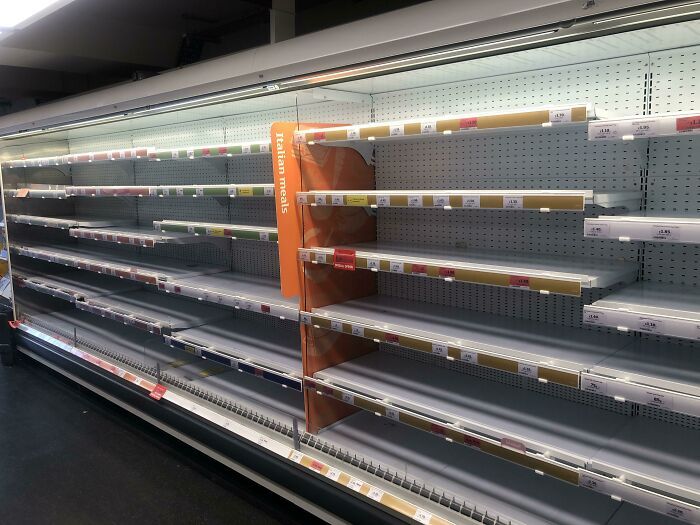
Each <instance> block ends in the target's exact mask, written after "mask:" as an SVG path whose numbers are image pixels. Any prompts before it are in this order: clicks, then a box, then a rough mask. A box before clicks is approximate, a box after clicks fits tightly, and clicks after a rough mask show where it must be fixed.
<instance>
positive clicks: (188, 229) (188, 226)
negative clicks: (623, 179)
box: [187, 224, 194, 233]
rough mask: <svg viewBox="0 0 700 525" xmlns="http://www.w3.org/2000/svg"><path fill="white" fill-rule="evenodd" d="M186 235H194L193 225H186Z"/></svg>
mask: <svg viewBox="0 0 700 525" xmlns="http://www.w3.org/2000/svg"><path fill="white" fill-rule="evenodd" d="M187 233H194V225H193V224H188V225H187Z"/></svg>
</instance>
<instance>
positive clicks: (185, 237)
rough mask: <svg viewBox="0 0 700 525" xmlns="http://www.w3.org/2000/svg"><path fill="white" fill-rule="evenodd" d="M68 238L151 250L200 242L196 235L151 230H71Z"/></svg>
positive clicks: (117, 228) (115, 228)
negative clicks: (155, 247) (166, 245)
mask: <svg viewBox="0 0 700 525" xmlns="http://www.w3.org/2000/svg"><path fill="white" fill-rule="evenodd" d="M69 233H70V236H71V237H76V238H78V239H92V240H95V241H105V242H114V243H117V244H131V245H135V246H143V247H145V248H153V247H154V246H155V245H156V244H192V243H196V242H200V240H199V239H198V238H197V236H196V235H192V234H189V233H176V232H172V233H166V232H160V231H156V230H153V229H151V228H123V227H114V228H71V229H70V232H69Z"/></svg>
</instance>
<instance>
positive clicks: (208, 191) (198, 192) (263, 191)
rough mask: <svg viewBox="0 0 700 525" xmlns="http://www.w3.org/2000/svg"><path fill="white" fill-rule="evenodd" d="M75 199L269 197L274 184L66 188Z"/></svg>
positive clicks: (272, 193)
mask: <svg viewBox="0 0 700 525" xmlns="http://www.w3.org/2000/svg"><path fill="white" fill-rule="evenodd" d="M65 192H66V194H67V195H68V196H75V197H271V196H273V195H274V193H275V189H274V184H197V185H195V184H184V185H183V184H173V185H167V186H67V187H66V189H65Z"/></svg>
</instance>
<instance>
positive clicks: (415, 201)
mask: <svg viewBox="0 0 700 525" xmlns="http://www.w3.org/2000/svg"><path fill="white" fill-rule="evenodd" d="M408 207H409V208H422V207H423V196H422V195H409V196H408Z"/></svg>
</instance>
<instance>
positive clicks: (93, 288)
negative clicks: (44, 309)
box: [12, 265, 140, 302]
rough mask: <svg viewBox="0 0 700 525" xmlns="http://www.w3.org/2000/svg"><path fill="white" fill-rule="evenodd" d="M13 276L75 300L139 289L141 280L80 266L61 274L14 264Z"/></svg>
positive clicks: (26, 284)
mask: <svg viewBox="0 0 700 525" xmlns="http://www.w3.org/2000/svg"><path fill="white" fill-rule="evenodd" d="M12 277H13V278H14V280H15V282H16V283H17V284H18V286H23V287H26V288H29V289H31V290H34V291H37V292H41V293H45V294H47V295H52V296H54V297H58V298H59V299H64V300H66V301H70V302H75V301H82V300H85V299H92V298H95V297H102V296H103V295H111V294H115V293H123V292H129V291H132V290H137V289H138V288H139V286H140V285H139V284H138V283H135V282H133V281H126V280H124V279H118V278H116V277H108V276H106V275H98V274H94V273H90V272H83V271H80V270H70V271H67V272H62V273H58V274H52V275H47V274H40V273H36V272H32V271H30V270H25V269H24V268H22V267H18V266H16V265H13V267H12Z"/></svg>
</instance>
